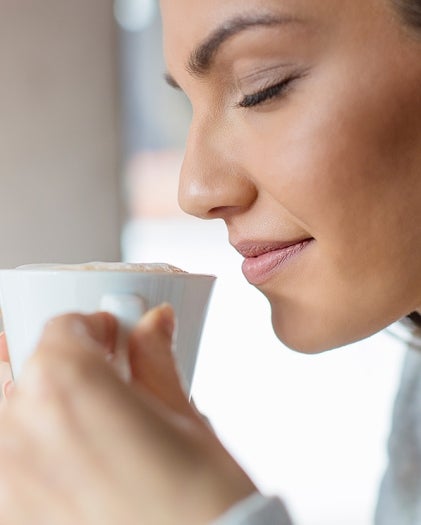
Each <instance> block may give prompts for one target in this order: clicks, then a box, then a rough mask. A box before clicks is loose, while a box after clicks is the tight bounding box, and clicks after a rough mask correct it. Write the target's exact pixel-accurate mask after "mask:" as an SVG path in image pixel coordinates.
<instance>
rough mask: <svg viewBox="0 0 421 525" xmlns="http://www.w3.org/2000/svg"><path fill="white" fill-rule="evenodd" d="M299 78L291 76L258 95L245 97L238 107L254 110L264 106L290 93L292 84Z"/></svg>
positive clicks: (253, 94)
mask: <svg viewBox="0 0 421 525" xmlns="http://www.w3.org/2000/svg"><path fill="white" fill-rule="evenodd" d="M297 78H298V77H297V76H296V75H295V76H290V77H288V78H285V79H284V80H282V81H281V82H278V83H276V84H274V85H272V86H269V87H266V88H264V89H262V90H260V91H257V92H256V93H251V94H250V95H245V96H244V97H243V99H242V100H241V101H240V102H239V103H238V104H237V106H238V107H241V108H252V107H254V106H258V105H259V104H263V103H264V102H268V101H270V100H272V99H275V98H278V97H280V96H283V95H285V94H286V92H287V91H289V88H290V87H291V84H292V82H293V81H294V80H296V79H297Z"/></svg>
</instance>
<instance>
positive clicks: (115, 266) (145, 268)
mask: <svg viewBox="0 0 421 525" xmlns="http://www.w3.org/2000/svg"><path fill="white" fill-rule="evenodd" d="M16 269H17V270H58V271H62V270H66V271H68V270H70V271H97V272H142V273H187V272H185V271H184V270H181V269H180V268H177V267H176V266H172V265H171V264H167V263H126V262H101V261H92V262H86V263H80V264H61V263H60V264H55V263H50V264H25V265H23V266H18V267H17V268H16Z"/></svg>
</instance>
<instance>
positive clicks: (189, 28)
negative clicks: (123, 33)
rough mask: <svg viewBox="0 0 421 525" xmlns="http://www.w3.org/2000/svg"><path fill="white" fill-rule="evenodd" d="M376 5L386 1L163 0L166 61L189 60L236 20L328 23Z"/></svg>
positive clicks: (170, 62)
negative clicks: (218, 30)
mask: <svg viewBox="0 0 421 525" xmlns="http://www.w3.org/2000/svg"><path fill="white" fill-rule="evenodd" d="M374 1H383V0H200V1H198V0H160V7H161V15H162V22H163V34H164V52H165V56H166V61H167V64H168V65H169V66H170V67H171V66H172V63H173V62H176V61H178V60H179V59H180V58H181V57H187V56H188V55H189V54H190V53H191V51H192V49H193V48H194V47H195V46H197V45H198V43H199V42H201V41H203V39H205V38H206V37H207V36H208V35H209V34H210V33H211V32H212V31H213V30H215V29H216V28H218V27H221V26H223V25H224V23H226V22H227V21H228V20H230V19H233V18H235V17H239V16H246V15H259V16H262V15H266V14H267V15H276V16H280V17H292V18H298V19H303V20H308V21H321V22H323V23H326V22H327V21H329V20H330V21H331V20H332V19H333V20H336V21H339V20H340V19H344V18H346V12H347V11H348V10H349V9H352V11H353V14H354V15H355V13H356V12H357V13H358V12H360V13H361V17H362V16H364V15H363V13H367V7H368V5H369V4H372V3H373V2H374ZM359 9H360V10H361V11H359Z"/></svg>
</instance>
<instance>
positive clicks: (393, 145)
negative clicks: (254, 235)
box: [246, 79, 421, 352]
mask: <svg viewBox="0 0 421 525" xmlns="http://www.w3.org/2000/svg"><path fill="white" fill-rule="evenodd" d="M340 80H341V79H336V81H335V80H334V79H330V80H329V82H328V83H327V84H326V86H324V87H325V89H320V90H319V93H320V94H319V96H318V97H315V98H314V99H313V101H312V102H313V103H312V104H311V105H309V106H307V107H306V108H304V107H303V109H302V110H300V108H298V107H297V108H296V109H295V111H293V110H292V109H291V110H289V109H288V112H287V111H286V110H285V112H284V113H282V111H279V112H277V113H275V112H274V113H273V114H271V115H269V114H266V115H261V116H260V117H259V118H261V119H262V122H261V125H260V127H259V133H256V134H255V135H254V137H253V141H252V143H253V144H254V147H253V149H252V151H249V152H247V154H246V155H247V157H246V158H247V162H248V163H249V165H250V166H252V168H251V170H252V171H251V173H252V174H253V176H254V179H255V181H256V184H257V185H258V186H259V189H260V190H261V191H262V190H263V191H264V193H265V194H269V195H270V196H271V198H273V199H275V200H276V202H277V203H278V205H279V208H278V209H279V217H280V218H282V219H283V220H285V217H288V221H289V222H290V223H291V224H290V228H291V229H292V230H293V229H294V228H295V230H296V229H297V228H298V227H301V228H303V229H304V230H305V231H307V232H308V233H310V234H311V235H312V236H313V237H315V238H316V240H317V241H318V242H317V243H316V244H315V249H314V251H313V253H312V254H311V255H310V254H309V257H308V259H307V262H310V263H311V264H307V265H306V266H305V267H303V268H302V270H300V280H299V281H297V280H295V279H292V280H291V281H290V282H285V281H283V282H280V283H277V284H275V285H274V286H273V287H272V289H270V290H269V289H268V290H266V291H265V294H266V295H267V297H268V298H269V300H270V302H271V306H272V312H273V325H274V329H275V332H276V333H277V335H278V337H279V338H280V339H281V340H282V341H283V342H285V344H286V345H287V346H290V347H291V348H294V349H297V350H300V351H303V352H317V351H322V350H324V349H326V348H333V347H336V346H341V345H343V344H346V343H350V342H353V341H356V340H358V339H361V338H364V337H367V336H369V335H371V334H372V333H374V332H375V331H378V330H380V329H382V328H383V327H384V326H386V325H387V324H389V323H391V322H393V321H394V320H396V319H397V318H399V317H402V316H403V315H405V314H406V313H408V311H407V309H408V308H410V306H409V305H411V304H412V306H416V305H417V304H418V303H417V300H418V302H419V301H420V300H419V297H415V295H416V293H417V291H416V290H415V289H414V284H413V283H414V282H418V281H419V266H420V264H421V239H420V236H419V224H420V223H421V177H420V176H419V166H420V164H421V158H420V152H421V137H420V133H419V130H420V129H421V125H420V124H421V122H420V115H421V107H418V108H416V107H415V108H414V100H416V99H417V96H416V95H415V94H414V92H413V87H412V88H411V87H407V88H403V87H402V85H398V84H396V82H395V83H394V82H393V79H384V85H377V86H376V85H375V83H374V81H370V79H365V80H364V81H365V82H368V83H369V84H370V82H371V84H373V86H372V89H369V88H368V86H365V85H358V83H354V84H352V83H351V82H350V83H345V85H343V86H342V88H341V83H340ZM328 84H329V85H334V86H336V88H335V92H329V90H328V87H327V85H328ZM349 85H352V89H351V88H349V87H348V86H349ZM362 93H364V96H362ZM418 98H419V96H418ZM420 106H421V104H420ZM385 108H387V111H385ZM263 117H264V118H265V123H264V124H263ZM257 159H258V161H257ZM373 269H375V271H373ZM418 295H419V291H418ZM351 312H352V314H351ZM332 326H335V327H336V328H335V329H332Z"/></svg>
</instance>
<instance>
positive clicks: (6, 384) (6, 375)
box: [0, 332, 13, 406]
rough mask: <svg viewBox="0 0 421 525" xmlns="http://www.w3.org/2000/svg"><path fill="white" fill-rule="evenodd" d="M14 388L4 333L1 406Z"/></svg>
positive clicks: (0, 359) (1, 336) (0, 361)
mask: <svg viewBox="0 0 421 525" xmlns="http://www.w3.org/2000/svg"><path fill="white" fill-rule="evenodd" d="M12 388H13V381H12V373H11V370H10V363H9V354H8V351H7V343H6V337H5V335H4V332H0V406H3V405H4V402H5V400H6V398H7V396H8V395H10V392H11V390H12Z"/></svg>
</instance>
